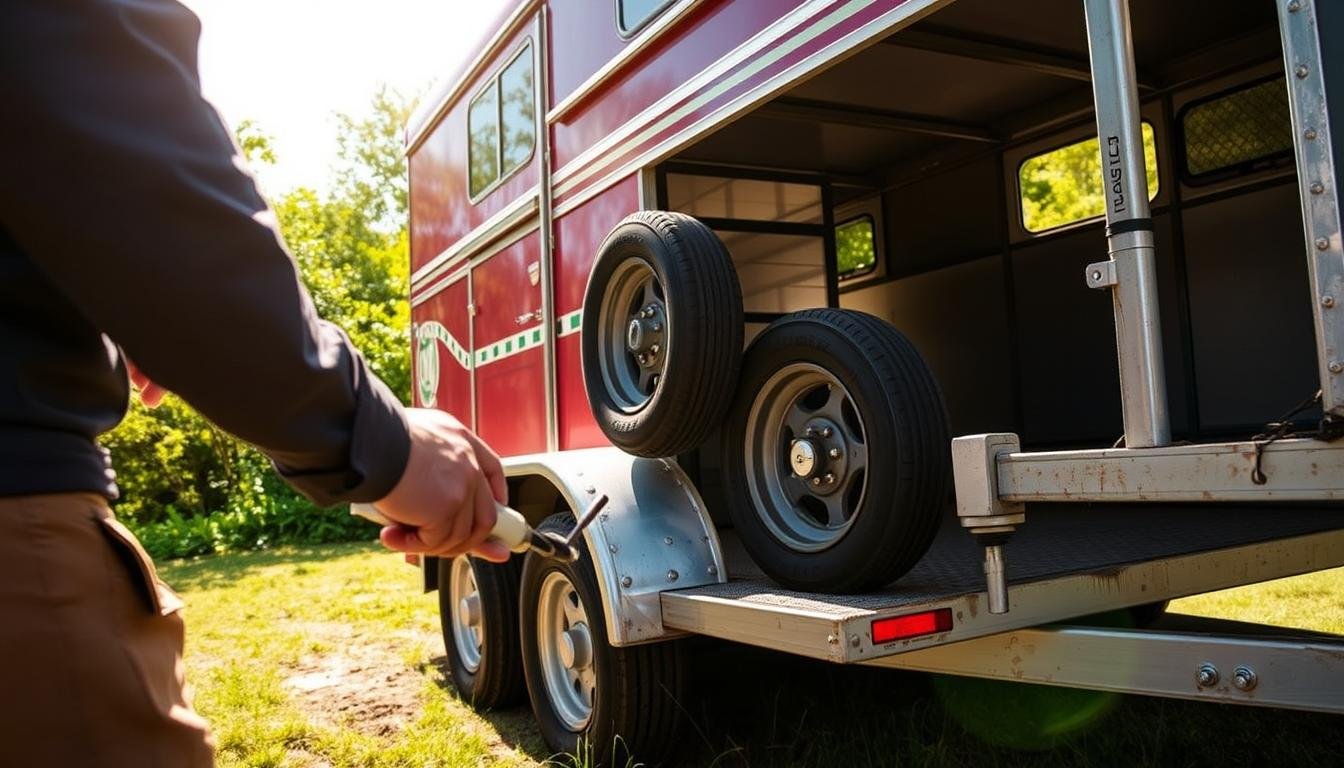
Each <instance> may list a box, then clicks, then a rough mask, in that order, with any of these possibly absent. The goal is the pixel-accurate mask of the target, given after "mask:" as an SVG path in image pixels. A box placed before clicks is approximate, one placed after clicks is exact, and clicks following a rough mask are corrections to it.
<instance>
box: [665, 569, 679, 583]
mask: <svg viewBox="0 0 1344 768" xmlns="http://www.w3.org/2000/svg"><path fill="white" fill-rule="evenodd" d="M680 575H681V574H679V573H677V572H676V571H668V572H667V580H668V581H676V580H677V577H679V576H680Z"/></svg>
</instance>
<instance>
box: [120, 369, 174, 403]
mask: <svg viewBox="0 0 1344 768" xmlns="http://www.w3.org/2000/svg"><path fill="white" fill-rule="evenodd" d="M126 371H127V373H129V374H130V375H131V384H132V385H133V386H134V387H135V391H136V392H137V393H138V394H139V395H140V402H141V403H143V404H144V406H145V407H146V408H157V407H158V406H159V403H161V402H163V396H164V395H166V394H168V390H166V389H164V388H163V387H160V386H159V385H158V384H155V383H154V382H153V381H151V380H150V378H149V377H148V376H146V375H145V372H144V371H142V370H140V369H139V368H137V367H136V366H135V363H132V362H131V359H130V358H129V357H128V358H126Z"/></svg>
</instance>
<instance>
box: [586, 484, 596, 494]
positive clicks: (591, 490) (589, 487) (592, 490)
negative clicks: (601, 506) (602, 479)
mask: <svg viewBox="0 0 1344 768" xmlns="http://www.w3.org/2000/svg"><path fill="white" fill-rule="evenodd" d="M583 490H584V491H586V492H587V493H597V489H596V488H594V487H593V486H591V485H585V486H583Z"/></svg>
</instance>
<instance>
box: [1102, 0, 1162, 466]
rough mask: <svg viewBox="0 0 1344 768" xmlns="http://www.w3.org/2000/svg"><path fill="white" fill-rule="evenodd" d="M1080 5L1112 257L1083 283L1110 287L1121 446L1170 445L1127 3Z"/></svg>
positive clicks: (1117, 0) (1106, 0)
mask: <svg viewBox="0 0 1344 768" xmlns="http://www.w3.org/2000/svg"><path fill="white" fill-rule="evenodd" d="M1083 5H1084V8H1085V10H1086V13H1087V42H1088V54H1089V56H1090V58H1091V61H1092V95H1093V99H1094V101H1095V104H1096V109H1097V136H1098V137H1099V138H1100V141H1101V175H1102V179H1103V182H1104V185H1105V194H1104V197H1105V200H1106V245H1107V250H1108V251H1109V252H1110V257H1111V258H1110V261H1107V262H1101V263H1098V264H1093V265H1090V266H1089V267H1088V268H1087V283H1088V285H1089V286H1091V287H1093V288H1105V287H1109V288H1110V289H1111V298H1112V301H1113V303H1114V306H1115V340H1116V348H1117V351H1118V354H1119V358H1120V398H1121V406H1122V411H1123V413H1124V419H1125V445H1126V447H1129V448H1151V447H1154V446H1159V445H1167V444H1168V443H1170V442H1171V424H1170V422H1169V420H1168V416H1167V382H1166V374H1165V371H1164V370H1163V362H1162V324H1161V320H1160V318H1159V316H1158V302H1157V266H1156V257H1155V252H1154V247H1153V242H1154V240H1153V220H1152V217H1151V215H1150V213H1149V210H1148V181H1147V175H1146V174H1145V173H1144V162H1143V134H1142V132H1141V130H1140V127H1139V96H1138V82H1137V79H1136V78H1135V76H1134V45H1133V41H1132V39H1131V36H1130V25H1129V3H1128V0H1083Z"/></svg>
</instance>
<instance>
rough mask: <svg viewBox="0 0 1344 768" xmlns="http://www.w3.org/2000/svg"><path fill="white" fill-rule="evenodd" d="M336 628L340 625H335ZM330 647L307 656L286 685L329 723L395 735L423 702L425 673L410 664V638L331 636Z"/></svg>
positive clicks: (305, 707)
mask: <svg viewBox="0 0 1344 768" xmlns="http://www.w3.org/2000/svg"><path fill="white" fill-rule="evenodd" d="M333 629H335V628H333ZM322 634H323V635H326V636H327V638H331V639H326V642H325V643H324V644H325V645H326V650H324V651H322V652H321V653H311V654H307V655H305V656H303V657H302V658H301V659H300V660H299V663H298V664H297V665H296V666H295V667H294V668H293V670H292V672H291V674H290V675H289V676H288V677H286V678H285V680H284V683H283V685H284V687H285V689H286V690H287V691H288V692H289V694H290V696H291V697H292V698H293V699H294V702H295V703H296V704H297V705H298V707H299V708H300V709H301V710H303V712H304V713H305V714H307V715H308V716H310V717H311V718H313V719H314V720H317V721H319V722H323V723H325V724H328V725H332V726H336V727H342V728H353V729H355V730H357V731H360V732H361V733H367V734H373V735H377V736H388V735H391V734H395V733H397V732H398V731H400V730H401V729H402V728H404V727H406V725H407V724H408V723H410V722H411V721H413V720H415V718H416V717H417V715H419V713H420V710H421V708H422V707H423V706H424V702H423V699H422V692H423V690H424V685H425V676H424V675H423V674H422V673H421V672H420V671H419V670H417V669H415V668H413V667H411V666H409V665H407V663H406V658H405V656H404V653H403V651H404V649H405V647H406V646H404V645H401V643H404V642H407V641H408V638H405V637H396V638H387V639H386V640H389V641H394V642H395V643H396V644H395V645H384V644H383V643H375V642H370V641H369V638H367V637H346V638H344V639H341V640H336V639H335V638H332V635H335V632H333V633H331V635H328V634H327V633H325V632H324V633H322Z"/></svg>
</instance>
